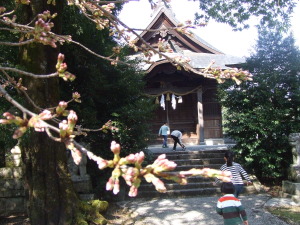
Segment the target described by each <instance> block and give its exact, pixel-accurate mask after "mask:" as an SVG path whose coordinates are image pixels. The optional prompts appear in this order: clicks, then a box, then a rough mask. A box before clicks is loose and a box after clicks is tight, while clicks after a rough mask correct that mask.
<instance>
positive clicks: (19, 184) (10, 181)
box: [0, 178, 24, 192]
mask: <svg viewBox="0 0 300 225" xmlns="http://www.w3.org/2000/svg"><path fill="white" fill-rule="evenodd" d="M7 190H24V184H23V179H16V178H7V179H0V192H3V191H7Z"/></svg>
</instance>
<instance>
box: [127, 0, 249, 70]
mask: <svg viewBox="0 0 300 225" xmlns="http://www.w3.org/2000/svg"><path fill="white" fill-rule="evenodd" d="M152 18H153V19H152V20H151V21H150V23H149V25H148V26H147V28H146V29H145V30H144V31H143V32H142V33H141V34H140V37H141V38H142V39H144V40H145V41H146V42H148V41H150V40H151V38H154V37H157V35H158V36H161V37H163V35H162V34H161V33H159V32H158V31H153V29H154V30H155V29H160V28H166V27H177V26H178V25H179V24H180V22H179V21H178V20H177V19H176V18H175V15H174V13H173V11H172V10H171V8H170V7H168V6H166V5H163V4H161V5H159V6H158V7H157V8H156V9H155V10H154V12H153V15H152ZM168 32H169V35H170V37H169V39H168V43H169V44H170V46H172V49H173V52H172V53H163V54H164V55H166V56H167V57H170V58H174V57H182V58H188V59H189V60H190V63H189V64H190V65H191V66H192V67H193V68H194V69H203V68H206V67H207V66H208V65H209V64H210V63H211V62H212V61H214V62H215V63H214V64H213V65H212V67H213V68H214V67H215V68H221V69H228V68H229V67H238V66H239V65H241V64H243V63H245V58H243V57H236V56H232V55H227V54H224V53H223V52H221V51H220V50H218V49H216V48H215V47H214V46H212V45H210V44H209V43H208V42H206V41H205V40H203V39H202V38H200V37H199V36H197V35H195V34H192V35H186V34H182V33H180V32H178V31H176V30H169V31H168ZM141 38H137V39H136V41H137V43H139V44H142V42H140V41H141ZM155 40H157V39H155ZM152 41H153V40H152ZM176 41H177V42H176ZM179 42H180V43H179ZM153 47H154V48H157V47H156V46H155V45H153ZM130 58H131V59H136V58H140V59H142V60H143V59H145V58H144V56H143V55H142V54H141V53H139V52H138V53H136V54H134V55H131V56H130ZM150 62H151V63H145V62H143V63H141V64H140V68H141V69H142V70H144V71H146V72H150V71H151V70H152V69H153V68H154V67H155V66H157V65H160V64H165V63H170V62H169V61H168V60H167V59H166V58H165V57H162V56H160V55H158V54H155V55H153V56H152V57H151V59H150Z"/></svg>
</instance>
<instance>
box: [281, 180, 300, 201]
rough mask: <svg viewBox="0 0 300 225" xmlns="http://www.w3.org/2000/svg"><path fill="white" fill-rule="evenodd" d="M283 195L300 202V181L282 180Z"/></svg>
mask: <svg viewBox="0 0 300 225" xmlns="http://www.w3.org/2000/svg"><path fill="white" fill-rule="evenodd" d="M281 197H285V198H291V199H292V200H293V201H294V202H297V203H300V183H294V182H292V181H288V180H284V181H282V193H281Z"/></svg>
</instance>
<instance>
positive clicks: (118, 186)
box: [113, 179, 120, 195]
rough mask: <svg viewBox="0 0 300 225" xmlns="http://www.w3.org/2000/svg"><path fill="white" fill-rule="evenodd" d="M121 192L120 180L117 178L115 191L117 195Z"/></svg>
mask: <svg viewBox="0 0 300 225" xmlns="http://www.w3.org/2000/svg"><path fill="white" fill-rule="evenodd" d="M119 192H120V181H119V179H116V180H115V183H114V188H113V193H114V194H115V195H116V194H118V193H119Z"/></svg>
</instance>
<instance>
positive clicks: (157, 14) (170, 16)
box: [136, 6, 224, 54]
mask: <svg viewBox="0 0 300 225" xmlns="http://www.w3.org/2000/svg"><path fill="white" fill-rule="evenodd" d="M164 15H165V16H166V17H167V18H168V20H169V21H170V22H171V23H172V26H173V27H177V26H178V25H179V24H180V21H178V20H177V18H176V17H175V14H174V13H173V11H172V10H171V9H169V8H166V7H165V6H163V7H160V8H159V9H158V10H156V11H155V12H154V13H153V14H152V18H153V19H151V20H150V22H149V24H148V26H147V27H146V29H145V30H144V31H143V32H142V33H141V34H140V37H142V38H143V37H145V36H146V34H147V33H150V32H149V30H151V29H153V26H154V25H155V23H157V21H159V19H160V18H162V17H163V16H164ZM189 32H190V33H191V35H184V36H185V38H187V39H189V40H190V42H194V43H195V44H197V45H199V46H202V47H204V48H206V49H208V50H209V51H211V52H212V53H214V54H224V53H223V52H221V51H220V50H219V49H217V48H215V47H214V46H212V45H211V44H209V43H208V42H207V41H205V40H204V39H202V38H201V37H199V36H198V35H196V34H195V33H193V32H192V31H191V30H189ZM176 33H179V32H178V31H176ZM138 40H139V38H136V41H138Z"/></svg>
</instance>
